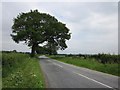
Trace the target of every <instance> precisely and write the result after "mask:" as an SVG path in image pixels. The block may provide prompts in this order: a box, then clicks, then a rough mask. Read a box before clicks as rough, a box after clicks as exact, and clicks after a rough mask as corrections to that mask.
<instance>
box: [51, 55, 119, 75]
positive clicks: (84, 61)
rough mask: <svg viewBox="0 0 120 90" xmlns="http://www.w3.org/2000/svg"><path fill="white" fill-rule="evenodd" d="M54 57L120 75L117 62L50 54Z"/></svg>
mask: <svg viewBox="0 0 120 90" xmlns="http://www.w3.org/2000/svg"><path fill="white" fill-rule="evenodd" d="M49 57H51V58H53V59H56V60H59V61H62V62H65V63H68V64H73V65H76V66H80V67H85V68H89V69H93V70H97V71H101V72H104V73H108V74H112V75H116V76H120V74H119V72H120V69H119V68H118V67H119V64H117V63H106V64H103V63H100V62H99V61H98V60H96V59H94V58H83V57H75V56H74V57H70V56H69V57H65V56H60V55H51V56H49Z"/></svg>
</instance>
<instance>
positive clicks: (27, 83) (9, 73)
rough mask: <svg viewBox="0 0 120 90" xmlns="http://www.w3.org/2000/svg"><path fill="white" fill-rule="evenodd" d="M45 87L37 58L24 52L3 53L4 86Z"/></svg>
mask: <svg viewBox="0 0 120 90" xmlns="http://www.w3.org/2000/svg"><path fill="white" fill-rule="evenodd" d="M44 87H45V84H44V80H43V76H42V73H41V70H40V66H39V61H38V59H37V58H30V57H29V55H28V54H22V53H2V88H44Z"/></svg>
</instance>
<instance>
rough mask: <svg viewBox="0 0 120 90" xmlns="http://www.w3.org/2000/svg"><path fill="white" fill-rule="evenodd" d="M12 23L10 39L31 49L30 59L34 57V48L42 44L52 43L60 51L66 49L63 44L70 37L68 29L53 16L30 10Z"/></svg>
mask: <svg viewBox="0 0 120 90" xmlns="http://www.w3.org/2000/svg"><path fill="white" fill-rule="evenodd" d="M13 21H14V24H13V26H12V34H11V36H12V39H13V40H14V41H15V42H16V43H19V42H20V41H24V42H25V43H26V44H27V45H28V46H29V47H31V56H32V57H33V56H34V55H35V51H36V47H37V46H38V45H40V44H43V43H44V42H47V43H52V44H53V45H55V46H56V47H58V48H59V49H61V50H64V49H65V48H67V45H66V43H65V42H66V40H69V39H70V37H71V35H70V33H69V29H68V28H67V27H66V25H65V24H63V23H62V22H59V21H58V20H57V19H56V18H55V17H54V16H51V15H49V14H46V13H40V12H38V10H33V11H32V10H31V11H30V12H27V13H20V14H19V15H18V16H17V17H16V18H14V19H13Z"/></svg>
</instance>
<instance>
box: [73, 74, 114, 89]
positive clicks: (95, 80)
mask: <svg viewBox="0 0 120 90" xmlns="http://www.w3.org/2000/svg"><path fill="white" fill-rule="evenodd" d="M73 73H75V74H77V75H79V76H82V77H84V78H87V79H89V80H91V81H94V82H96V83H99V84H101V85H103V86H106V87H108V88H112V89H113V87H111V86H108V85H106V84H103V83H101V82H99V81H96V80H94V79H92V78H89V77H87V76H84V75H82V74H80V73H76V72H73Z"/></svg>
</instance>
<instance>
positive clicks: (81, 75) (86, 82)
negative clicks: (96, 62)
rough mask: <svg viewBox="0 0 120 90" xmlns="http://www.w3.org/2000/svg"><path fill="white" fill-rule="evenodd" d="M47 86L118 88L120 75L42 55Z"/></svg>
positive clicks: (41, 60)
mask: <svg viewBox="0 0 120 90" xmlns="http://www.w3.org/2000/svg"><path fill="white" fill-rule="evenodd" d="M39 58H40V66H41V69H42V72H43V74H44V77H45V79H46V87H47V88H110V89H111V90H113V89H114V90H116V88H118V77H117V76H114V75H109V74H105V73H102V72H98V71H94V70H90V69H86V68H82V67H77V66H74V65H70V64H66V63H63V62H60V61H57V60H54V59H51V58H48V57H46V56H44V55H43V56H40V57H39Z"/></svg>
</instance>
